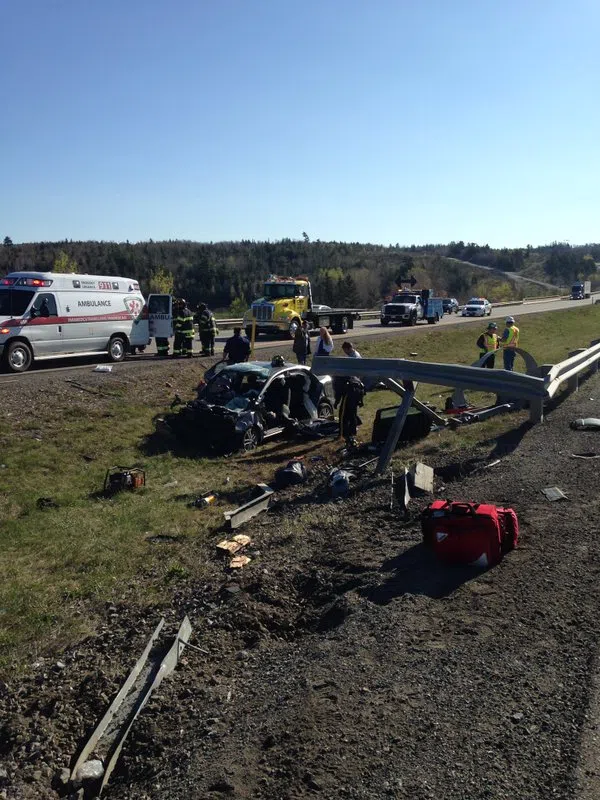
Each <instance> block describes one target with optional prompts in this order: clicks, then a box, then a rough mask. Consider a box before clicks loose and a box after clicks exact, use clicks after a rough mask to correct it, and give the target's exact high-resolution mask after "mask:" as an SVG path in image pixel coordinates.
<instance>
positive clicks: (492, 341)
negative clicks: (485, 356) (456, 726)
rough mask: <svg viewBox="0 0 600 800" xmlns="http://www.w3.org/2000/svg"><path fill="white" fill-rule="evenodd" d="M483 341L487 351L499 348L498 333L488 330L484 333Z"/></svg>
mask: <svg viewBox="0 0 600 800" xmlns="http://www.w3.org/2000/svg"><path fill="white" fill-rule="evenodd" d="M483 342H484V350H485V352H486V353H489V352H490V350H497V349H498V335H497V334H496V333H488V332H487V331H486V332H485V333H484V334H483Z"/></svg>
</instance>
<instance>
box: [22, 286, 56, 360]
mask: <svg viewBox="0 0 600 800" xmlns="http://www.w3.org/2000/svg"><path fill="white" fill-rule="evenodd" d="M58 311H59V309H58V304H57V300H56V296H55V295H54V294H52V293H51V292H39V293H38V294H36V296H35V298H34V301H33V303H32V304H31V307H30V309H29V312H28V313H29V318H28V320H27V338H28V339H29V341H30V343H31V346H32V348H33V355H34V357H38V356H52V355H60V354H61V353H62V351H63V346H64V345H63V321H62V318H61V317H60V316H59V313H58Z"/></svg>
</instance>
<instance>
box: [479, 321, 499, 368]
mask: <svg viewBox="0 0 600 800" xmlns="http://www.w3.org/2000/svg"><path fill="white" fill-rule="evenodd" d="M497 331H498V326H497V325H496V323H495V322H490V324H489V325H488V326H487V329H486V330H485V331H484V332H483V333H482V334H481V336H480V337H479V339H477V347H478V348H479V349H480V350H481V353H480V354H479V358H483V357H484V356H485V355H486V354H487V353H490V352H491V353H495V352H496V350H497V349H498V333H497ZM495 361H496V356H493V355H492V356H489V358H487V359H486V361H485V363H484V365H483V366H484V367H488V368H489V369H493V368H494V363H495Z"/></svg>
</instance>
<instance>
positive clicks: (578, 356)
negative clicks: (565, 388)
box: [541, 339, 600, 397]
mask: <svg viewBox="0 0 600 800" xmlns="http://www.w3.org/2000/svg"><path fill="white" fill-rule="evenodd" d="M599 361H600V339H594V341H593V342H591V343H590V346H589V347H584V348H581V349H579V350H573V351H572V352H571V353H569V358H567V359H565V361H561V362H560V363H559V364H555V365H554V366H552V367H550V368H549V369H548V367H549V365H544V366H542V367H541V369H542V370H543V371H544V372H546V370H548V372H547V374H546V376H545V382H546V392H547V396H548V397H554V395H555V394H556V392H557V391H558V389H559V387H560V385H561V384H562V383H564V382H565V381H568V382H569V389H570V390H571V391H577V389H578V388H579V375H580V374H581V373H582V372H585V371H586V370H588V369H591V370H592V371H593V372H597V371H598V362H599Z"/></svg>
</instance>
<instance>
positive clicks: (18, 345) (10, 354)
mask: <svg viewBox="0 0 600 800" xmlns="http://www.w3.org/2000/svg"><path fill="white" fill-rule="evenodd" d="M32 361H33V355H32V353H31V348H30V347H29V345H28V344H26V343H25V342H11V343H10V344H9V345H8V348H7V350H6V365H7V366H8V369H9V370H10V371H11V372H26V371H27V370H28V369H29V367H30V366H31V362H32Z"/></svg>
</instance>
